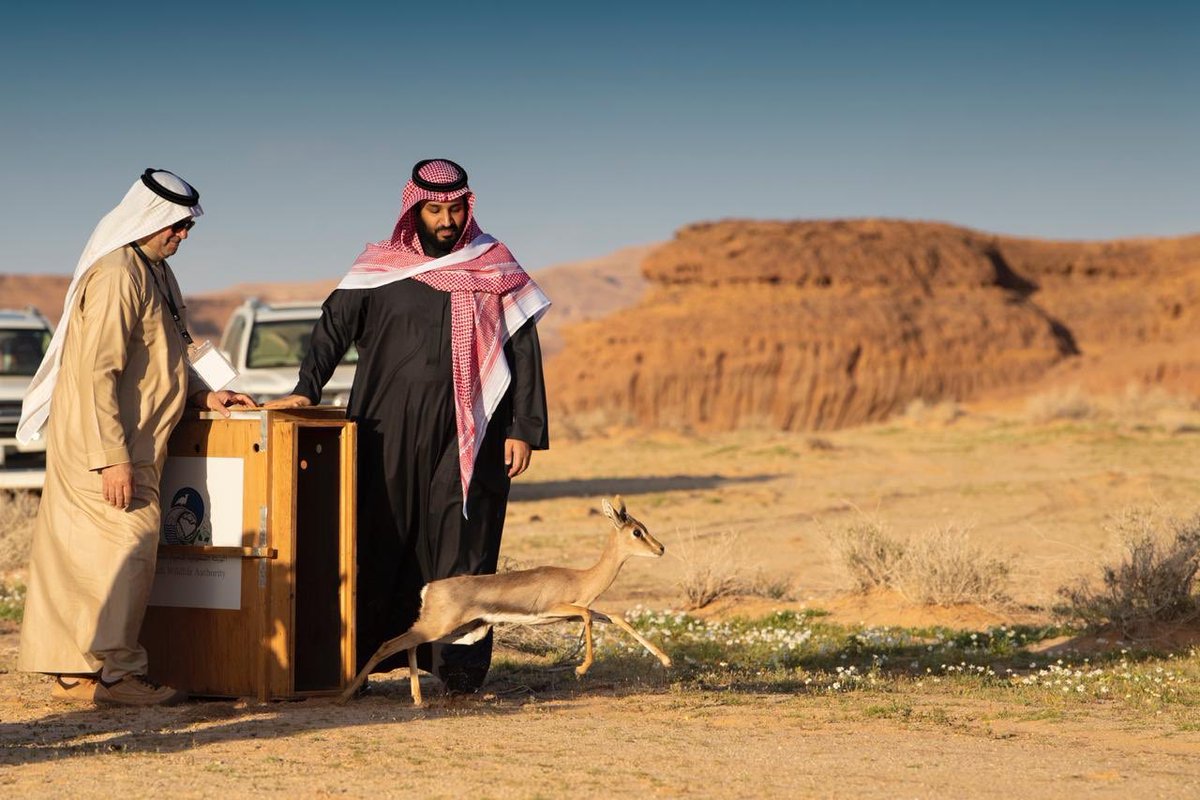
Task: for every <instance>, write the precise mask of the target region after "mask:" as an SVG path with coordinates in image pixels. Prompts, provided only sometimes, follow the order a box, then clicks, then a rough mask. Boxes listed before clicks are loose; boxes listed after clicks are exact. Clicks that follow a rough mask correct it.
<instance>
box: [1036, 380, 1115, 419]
mask: <svg viewBox="0 0 1200 800" xmlns="http://www.w3.org/2000/svg"><path fill="white" fill-rule="evenodd" d="M1098 410H1099V409H1098V406H1097V405H1096V403H1095V402H1094V401H1093V400H1092V398H1090V397H1089V396H1088V395H1086V394H1085V393H1084V391H1083V390H1082V389H1080V388H1079V387H1078V386H1069V387H1066V388H1061V389H1053V390H1051V391H1047V392H1042V393H1041V394H1035V395H1033V396H1032V397H1030V398H1029V399H1028V400H1026V401H1025V416H1026V417H1028V418H1029V421H1030V422H1038V423H1042V422H1053V421H1055V420H1062V419H1068V420H1079V419H1092V418H1093V417H1095V416H1096V414H1097V412H1098Z"/></svg>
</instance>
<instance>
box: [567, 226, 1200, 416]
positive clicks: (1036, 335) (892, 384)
mask: <svg viewBox="0 0 1200 800" xmlns="http://www.w3.org/2000/svg"><path fill="white" fill-rule="evenodd" d="M642 270H643V274H644V276H645V278H646V280H647V282H648V284H649V288H648V290H647V291H646V293H645V295H644V296H643V298H642V300H641V302H640V303H639V304H637V305H636V306H633V307H630V308H626V309H623V310H620V311H617V312H615V313H613V314H611V315H609V316H607V317H605V318H603V319H602V320H596V321H591V322H586V323H582V324H579V325H576V326H573V327H571V328H569V329H568V330H567V331H566V332H565V335H566V346H565V349H564V351H563V352H562V354H560V355H559V356H558V357H556V358H555V359H554V360H553V361H552V363H551V364H550V367H549V370H548V371H549V378H548V380H549V381H550V386H551V399H552V403H553V406H554V412H557V413H558V414H559V415H561V417H562V418H563V419H566V420H570V421H572V422H573V423H574V424H577V425H581V426H585V427H586V426H588V425H590V424H608V423H614V422H615V423H626V424H629V423H632V424H637V425H644V426H648V427H691V428H696V429H699V430H726V429H732V428H738V427H747V426H766V427H771V428H780V429H788V430H819V429H826V428H837V427H843V426H847V425H854V424H858V423H863V422H869V421H873V420H880V419H883V418H885V417H887V416H889V415H890V414H893V413H895V412H896V411H898V410H901V409H903V408H904V406H905V405H906V404H907V403H909V402H910V401H912V400H914V399H918V398H920V399H923V400H926V401H930V402H936V401H939V400H943V399H955V400H967V399H973V398H976V397H979V396H980V395H982V394H984V393H987V392H989V391H991V390H996V389H1000V388H1004V387H1014V386H1023V385H1030V384H1033V383H1034V382H1037V381H1040V380H1045V379H1046V378H1047V376H1052V375H1055V374H1060V373H1065V372H1069V371H1071V370H1076V371H1078V369H1079V366H1080V365H1081V364H1083V365H1088V366H1089V367H1090V369H1091V371H1092V372H1094V373H1096V374H1107V373H1106V370H1107V371H1108V373H1112V374H1111V375H1108V378H1107V379H1109V380H1111V381H1122V380H1130V379H1138V380H1150V381H1158V382H1162V383H1173V384H1174V388H1188V387H1196V386H1197V385H1198V384H1197V381H1196V378H1197V376H1200V358H1196V357H1195V355H1194V354H1196V353H1198V352H1200V348H1197V344H1198V343H1200V318H1198V315H1197V313H1196V300H1197V298H1198V296H1200V236H1196V237H1186V238H1179V239H1167V240H1129V241H1115V242H1102V243H1091V242H1085V243H1071V242H1048V241H1038V240H1031V239H1018V238H1013V237H1001V236H993V235H989V234H986V233H981V232H978V231H974V230H970V229H966V228H961V227H955V226H951V225H944V224H938V223H922V222H906V221H895V220H874V219H866V220H845V221H800V222H763V221H737V220H733V221H724V222H716V223H702V224H696V225H691V226H688V227H686V228H683V229H682V230H680V231H679V232H678V234H677V235H676V236H675V238H674V240H673V241H671V242H669V243H667V244H665V245H663V246H661V247H659V248H657V249H655V250H654V251H652V252H651V253H650V254H648V255H647V256H646V258H645V260H644V261H643V265H642ZM1131 353H1132V354H1133V355H1130V354H1131ZM1085 372H1086V370H1085ZM1076 377H1078V375H1077V376H1076ZM554 412H552V413H554Z"/></svg>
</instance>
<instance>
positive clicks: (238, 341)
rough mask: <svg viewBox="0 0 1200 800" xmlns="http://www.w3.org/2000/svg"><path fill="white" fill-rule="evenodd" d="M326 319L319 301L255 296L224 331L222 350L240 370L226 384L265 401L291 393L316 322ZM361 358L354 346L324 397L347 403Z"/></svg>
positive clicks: (235, 312) (234, 316) (238, 309)
mask: <svg viewBox="0 0 1200 800" xmlns="http://www.w3.org/2000/svg"><path fill="white" fill-rule="evenodd" d="M320 318H321V304H320V303H319V302H305V303H274V304H267V303H263V302H261V301H259V300H258V299H257V298H250V299H249V300H247V301H246V302H244V303H242V304H241V305H240V306H238V307H237V308H236V309H234V311H233V314H232V315H231V316H230V317H229V322H227V323H226V324H225V332H224V333H223V334H221V350H223V351H224V352H225V355H226V356H228V358H229V361H230V363H232V364H233V366H234V367H236V368H237V371H238V376H237V377H236V378H235V379H234V380H233V382H232V383H230V384H229V386H227V387H225V388H227V389H230V390H232V391H235V392H243V393H245V394H248V395H250V396H251V397H253V398H254V399H255V400H257V401H258V402H259V403H265V402H266V401H268V400H274V399H275V398H277V397H283V396H284V395H287V394H291V391H292V389H294V388H296V383H297V381H298V380H299V377H300V364H301V362H303V361H304V356H305V354H306V353H308V342H309V339H310V338H311V336H312V330H313V325H315V324H316V322H317V320H318V319H320ZM357 363H358V352H357V351H356V350H355V349H354V346H353V345H351V346H350V349H349V350H348V351H347V352H346V355H345V356H343V357H342V363H341V364H339V365H338V367H337V369H335V370H334V372H333V377H331V378H330V379H329V382H328V383H327V384H325V391H324V394H323V396H322V401H323V402H325V403H327V404H333V405H340V406H344V405H346V402H347V400H349V398H350V385H351V384H352V383H353V382H354V366H355V364H357Z"/></svg>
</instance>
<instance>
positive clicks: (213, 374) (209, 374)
mask: <svg viewBox="0 0 1200 800" xmlns="http://www.w3.org/2000/svg"><path fill="white" fill-rule="evenodd" d="M188 364H189V365H190V366H191V368H192V372H195V373H196V375H197V376H198V377H199V378H200V380H202V381H204V385H205V386H207V387H208V388H209V389H210V390H211V391H214V392H219V391H221V390H222V389H224V388H225V387H226V386H228V385H229V384H230V383H231V382H232V381H233V379H234V378H236V377H237V376H238V371H237V370H236V369H234V368H233V364H230V363H229V359H227V358H226V357H225V354H224V353H222V352H221V351H220V350H218V349H217V348H215V347H213V346H212V342H210V341H208V340H207V339H205V340H204V343H203V344H201V345H199V346H198V347H191V348H188Z"/></svg>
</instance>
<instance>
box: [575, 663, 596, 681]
mask: <svg viewBox="0 0 1200 800" xmlns="http://www.w3.org/2000/svg"><path fill="white" fill-rule="evenodd" d="M591 666H592V665H591V664H580V665H579V666H578V667H576V668H575V677H576V678H582V677H583V676H584V675H586V674H587V671H588V668H589V667H591Z"/></svg>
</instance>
